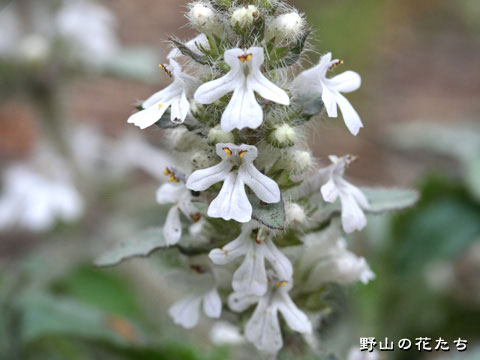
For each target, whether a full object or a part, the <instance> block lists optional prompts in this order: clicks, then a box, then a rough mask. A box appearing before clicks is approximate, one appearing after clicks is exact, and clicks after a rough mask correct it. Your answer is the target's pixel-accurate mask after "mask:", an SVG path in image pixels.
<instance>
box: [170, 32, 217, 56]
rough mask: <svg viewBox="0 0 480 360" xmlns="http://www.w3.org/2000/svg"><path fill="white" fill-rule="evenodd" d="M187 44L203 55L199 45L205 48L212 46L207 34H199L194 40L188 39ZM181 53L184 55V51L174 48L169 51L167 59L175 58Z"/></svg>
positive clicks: (194, 51)
mask: <svg viewBox="0 0 480 360" xmlns="http://www.w3.org/2000/svg"><path fill="white" fill-rule="evenodd" d="M185 46H186V47H187V48H188V49H189V50H191V51H192V52H193V53H195V54H197V55H203V53H202V52H201V51H200V49H199V47H204V48H205V49H209V48H210V44H209V43H208V38H207V36H206V35H205V34H199V35H197V36H196V37H194V38H193V39H192V40H190V41H188V42H187V43H186V44H185ZM180 55H182V52H181V51H180V50H179V49H178V48H174V49H172V50H171V51H170V52H169V53H168V55H167V59H168V60H170V59H174V58H176V57H178V56H180Z"/></svg>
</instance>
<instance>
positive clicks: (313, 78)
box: [292, 53, 363, 135]
mask: <svg viewBox="0 0 480 360" xmlns="http://www.w3.org/2000/svg"><path fill="white" fill-rule="evenodd" d="M341 63H342V62H341V61H339V60H332V54H331V53H328V54H326V55H325V56H323V57H322V58H321V60H320V63H319V64H318V65H317V66H315V67H313V68H311V69H308V70H305V71H304V72H302V73H301V74H300V75H298V77H297V78H296V79H295V80H294V81H293V83H292V87H293V88H294V89H295V91H296V92H297V93H298V94H300V95H302V94H307V93H309V92H312V91H316V92H319V93H321V94H322V100H323V103H324V104H325V109H326V110H327V114H328V116H329V117H337V116H338V114H337V105H338V106H339V107H340V110H341V111H342V114H343V119H344V120H345V125H347V127H348V130H350V132H351V133H352V134H353V135H357V134H358V132H359V131H360V128H362V127H363V124H362V121H361V120H360V116H359V115H358V113H357V112H356V111H355V109H354V108H353V107H352V105H351V104H350V102H349V101H348V100H347V99H346V98H345V97H344V96H343V95H342V94H341V93H342V92H343V93H348V92H352V91H355V90H357V89H358V88H359V87H360V85H361V82H362V80H361V78H360V75H358V74H357V73H356V72H354V71H345V72H343V73H341V74H339V75H337V76H334V77H333V78H331V79H329V78H327V71H328V70H329V69H331V68H333V67H335V66H336V65H339V64H341Z"/></svg>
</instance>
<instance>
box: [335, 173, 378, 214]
mask: <svg viewBox="0 0 480 360" xmlns="http://www.w3.org/2000/svg"><path fill="white" fill-rule="evenodd" d="M337 181H338V183H339V184H341V186H342V187H343V190H342V191H344V192H348V193H349V194H350V195H352V196H353V198H354V199H355V200H356V202H357V203H358V205H360V207H361V208H362V209H364V210H368V209H369V208H370V204H369V202H368V199H367V197H366V196H365V194H364V193H363V192H362V191H361V190H360V189H359V188H358V187H356V186H355V185H352V184H350V183H349V182H348V181H346V180H345V179H342V178H340V179H338V180H337Z"/></svg>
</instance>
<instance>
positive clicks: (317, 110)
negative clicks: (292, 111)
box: [297, 93, 325, 123]
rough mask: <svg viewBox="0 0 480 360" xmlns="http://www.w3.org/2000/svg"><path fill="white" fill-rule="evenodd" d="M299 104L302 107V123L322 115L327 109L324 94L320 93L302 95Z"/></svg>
mask: <svg viewBox="0 0 480 360" xmlns="http://www.w3.org/2000/svg"><path fill="white" fill-rule="evenodd" d="M297 104H298V105H299V107H300V110H299V112H300V119H301V123H304V122H307V121H309V120H310V119H311V118H312V117H314V116H317V115H320V114H321V113H322V111H323V109H324V108H325V104H324V103H323V100H322V94H320V93H314V94H308V95H302V96H300V97H299V98H298V100H297Z"/></svg>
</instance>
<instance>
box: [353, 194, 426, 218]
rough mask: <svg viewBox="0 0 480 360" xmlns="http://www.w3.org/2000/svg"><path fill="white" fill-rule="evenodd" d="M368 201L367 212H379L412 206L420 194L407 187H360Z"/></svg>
mask: <svg viewBox="0 0 480 360" xmlns="http://www.w3.org/2000/svg"><path fill="white" fill-rule="evenodd" d="M361 190H362V191H363V193H364V194H365V196H366V197H367V199H368V201H369V202H370V209H369V210H368V211H367V213H372V214H381V213H385V212H390V211H397V210H402V209H406V208H409V207H412V206H413V205H415V203H416V202H417V201H418V199H419V197H420V195H419V193H418V191H416V190H408V189H374V188H362V189H361Z"/></svg>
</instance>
